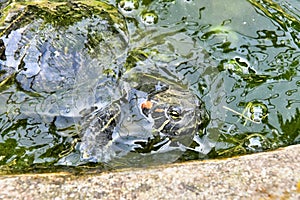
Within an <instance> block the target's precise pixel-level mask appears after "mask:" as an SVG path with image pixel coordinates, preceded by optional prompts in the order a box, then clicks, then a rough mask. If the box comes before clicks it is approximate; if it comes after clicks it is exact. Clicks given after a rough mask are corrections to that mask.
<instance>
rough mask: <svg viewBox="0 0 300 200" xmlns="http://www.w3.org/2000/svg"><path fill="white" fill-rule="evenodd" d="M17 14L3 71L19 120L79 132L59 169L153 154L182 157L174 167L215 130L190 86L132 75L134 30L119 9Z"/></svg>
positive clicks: (40, 9)
mask: <svg viewBox="0 0 300 200" xmlns="http://www.w3.org/2000/svg"><path fill="white" fill-rule="evenodd" d="M12 7H14V6H12ZM15 7H17V9H16V11H15V12H11V13H15V14H14V15H13V16H11V17H10V18H8V17H7V18H8V19H7V20H6V21H7V22H6V23H7V25H5V28H4V29H3V31H1V34H0V68H1V70H5V71H7V72H9V73H8V75H7V74H5V77H4V78H2V81H3V82H7V80H8V79H12V80H13V81H12V82H14V83H15V85H16V86H17V87H18V90H19V92H17V93H15V94H13V96H14V99H17V100H18V103H17V104H16V105H17V106H19V108H18V109H19V113H21V114H19V113H18V117H19V118H26V117H28V116H30V117H33V118H34V120H36V121H38V120H42V121H43V122H45V123H48V124H54V126H55V127H59V128H60V129H61V130H66V128H65V127H68V126H69V125H70V124H71V125H74V126H75V127H76V129H75V130H76V131H75V132H74V134H75V135H76V137H78V139H76V140H74V145H75V148H74V149H73V148H71V149H70V151H67V154H64V156H63V157H62V158H61V159H60V161H58V164H68V163H70V162H71V163H73V161H70V160H72V156H73V155H78V156H79V157H78V160H79V161H78V160H77V161H75V165H80V164H85V163H99V162H100V163H108V162H113V161H114V160H117V159H119V158H122V159H123V158H126V159H129V160H132V161H133V160H136V161H138V162H144V161H143V158H149V156H150V157H151V156H152V155H154V157H153V159H154V160H159V162H160V161H161V159H160V158H161V156H159V155H163V156H165V155H168V156H166V157H170V156H169V155H170V152H176V153H175V154H174V156H171V157H172V159H171V158H168V159H166V160H169V161H171V160H172V161H174V160H176V159H177V158H178V156H179V155H180V154H182V152H183V151H185V150H186V147H188V146H189V145H190V144H191V143H192V142H193V137H194V135H195V134H197V133H199V132H201V131H202V129H203V128H204V127H205V125H206V124H207V122H208V120H209V117H208V114H207V111H206V109H205V105H204V103H203V102H202V101H201V100H200V99H199V98H198V97H196V96H195V95H194V94H193V93H192V92H191V91H190V90H189V89H188V87H187V85H184V84H181V83H179V82H176V81H174V80H169V79H168V78H166V77H163V76H161V75H159V73H158V72H157V70H156V69H152V66H150V65H149V66H148V68H149V70H143V69H142V68H141V67H138V66H136V67H133V68H132V69H128V70H127V69H124V65H125V62H126V56H127V53H128V51H129V47H128V46H129V36H128V30H127V27H126V23H125V20H124V17H123V16H122V15H121V14H120V13H119V12H118V10H117V9H116V8H114V7H113V6H110V5H108V4H106V3H103V2H98V1H72V2H48V3H45V2H44V3H43V1H41V3H32V4H31V3H30V2H29V3H28V2H27V3H26V2H25V3H24V4H23V5H22V4H15ZM8 69H10V70H8ZM150 69H151V70H150ZM0 78H1V77H0ZM0 80H1V79H0ZM0 86H1V85H0ZM34 120H33V122H32V123H36V122H35V121H34ZM51 126H52V125H51ZM55 134H57V133H55ZM60 134H63V133H60ZM63 136H65V135H63ZM72 137H73V135H72ZM165 153H167V154H165ZM139 156H141V157H139ZM148 160H149V159H148ZM123 161H124V160H123ZM123 161H122V162H123ZM162 162H165V161H162Z"/></svg>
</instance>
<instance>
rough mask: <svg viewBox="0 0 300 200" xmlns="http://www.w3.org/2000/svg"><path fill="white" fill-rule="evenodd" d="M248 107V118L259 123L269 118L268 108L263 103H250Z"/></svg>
mask: <svg viewBox="0 0 300 200" xmlns="http://www.w3.org/2000/svg"><path fill="white" fill-rule="evenodd" d="M247 107H248V109H247V110H248V117H249V118H250V119H251V120H253V121H255V122H257V123H261V122H262V120H263V119H265V118H266V117H267V116H268V108H267V106H266V105H265V104H263V103H259V102H255V103H249V104H248V106H247Z"/></svg>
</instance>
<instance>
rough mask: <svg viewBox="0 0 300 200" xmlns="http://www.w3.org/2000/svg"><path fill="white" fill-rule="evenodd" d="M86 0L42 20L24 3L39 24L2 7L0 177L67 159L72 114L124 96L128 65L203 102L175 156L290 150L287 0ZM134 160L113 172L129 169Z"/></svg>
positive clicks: (293, 66) (292, 121) (292, 67)
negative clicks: (187, 141) (199, 119)
mask: <svg viewBox="0 0 300 200" xmlns="http://www.w3.org/2000/svg"><path fill="white" fill-rule="evenodd" d="M4 2H6V3H3V5H2V6H1V7H2V8H4V7H5V6H7V5H8V4H9V3H10V1H4ZM87 2H88V3H86V4H88V5H89V6H91V7H93V9H92V10H91V9H90V8H91V7H89V9H85V6H76V4H74V5H71V4H70V5H68V6H61V7H58V8H55V6H52V5H54V4H51V5H50V6H49V5H48V6H47V7H49V9H50V10H49V13H48V14H47V15H45V12H46V11H45V10H47V9H39V6H43V1H41V2H40V3H35V4H39V6H28V7H27V8H30V9H36V11H38V12H40V16H47V17H42V18H36V19H34V20H32V19H31V18H32V16H34V15H32V13H30V12H26V11H23V12H22V13H23V14H20V12H18V7H19V6H20V5H19V4H16V3H15V4H12V3H10V4H11V5H14V6H12V8H11V10H10V13H9V14H7V13H5V12H3V13H2V15H1V16H0V17H1V19H0V22H1V26H0V28H1V38H0V81H1V83H0V93H1V95H0V99H1V102H2V103H1V106H0V113H1V117H0V130H1V135H0V143H1V146H0V149H1V151H0V152H1V154H0V164H1V166H2V167H1V168H2V169H3V170H5V169H14V168H15V169H18V168H19V169H21V170H24V169H25V168H27V169H28V168H34V167H35V166H37V167H38V166H49V167H50V166H53V164H55V163H57V162H58V161H59V162H60V164H62V163H63V164H68V162H71V161H72V162H73V161H74V160H76V159H78V156H77V157H76V153H75V154H74V152H76V151H78V145H77V146H76V144H77V142H78V141H79V140H80V137H78V131H79V130H80V129H81V128H80V126H81V125H82V122H81V121H80V120H81V116H82V115H87V114H89V113H90V112H91V109H94V108H103V107H105V106H107V105H108V104H110V103H111V102H112V101H118V100H119V99H120V98H121V97H122V96H123V97H124V94H127V93H128V91H129V90H128V88H127V89H126V88H125V90H124V88H122V87H125V86H124V85H122V84H123V83H122V82H123V81H124V77H126V72H127V73H128V72H129V71H135V70H137V71H138V73H146V74H147V73H150V74H151V73H153V72H155V73H158V74H159V77H161V78H163V79H165V80H168V81H172V82H177V83H178V84H183V85H184V86H187V87H188V90H189V91H191V92H192V93H193V94H194V95H195V96H197V97H198V99H201V100H202V101H203V102H204V104H205V108H206V110H207V111H208V113H209V116H210V120H209V123H208V124H207V126H206V129H205V131H204V132H203V133H202V131H201V133H200V132H199V134H194V138H193V143H192V144H191V145H190V146H188V147H184V152H183V151H180V155H181V154H182V153H183V155H182V156H181V157H180V158H179V160H190V159H206V158H215V157H220V156H221V157H223V156H232V155H237V154H244V153H251V152H259V151H264V150H269V149H275V148H278V147H280V146H286V145H290V144H295V143H299V141H300V136H299V135H300V134H299V131H300V127H299V119H300V116H299V115H300V111H299V103H300V96H299V86H300V77H299V76H300V75H299V73H300V72H299V71H300V63H299V62H300V50H299V47H300V42H299V38H300V34H299V32H300V7H299V5H298V2H297V0H292V1H283V0H278V1H275V0H273V1H271V0H261V1H252V0H244V1H235V0H228V1H226V2H225V1H222V0H215V1H210V0H202V1H193V0H191V1H186V0H178V1H160V0H158V1H136V0H116V1H114V0H110V1H109V0H107V1H105V2H106V3H108V4H111V5H112V6H108V5H107V4H104V3H103V4H102V3H101V2H96V1H87ZM28 4H30V3H28ZM101 8H102V9H104V11H105V12H104V14H103V12H101V11H100V12H99V10H101ZM51 9H52V10H51ZM55 9H57V10H55ZM64 9H66V10H67V11H66V10H64ZM25 10H26V9H25ZM88 10H89V11H88ZM62 11H64V13H66V14H65V15H66V17H62V16H60V13H62ZM24 13H25V14H24ZM55 13H56V14H55ZM97 13H99V14H97ZM100 55H101V56H100ZM130 80H131V79H130ZM132 80H133V79H132ZM127 81H128V80H127ZM125 82H126V81H125ZM128 82H134V81H128ZM135 84H136V85H141V84H143V81H141V80H139V81H137V82H135ZM125 85H126V84H125ZM136 85H135V86H134V87H137V86H136ZM124 91H125V93H124ZM127 101H128V100H126V101H123V103H124V102H125V103H124V104H126V102H127ZM117 104H120V102H118V103H117ZM126 105H127V104H126ZM126 105H125V106H124V107H126ZM83 113H85V114H83ZM115 116H118V115H116V114H113V115H112V117H115ZM102 118H103V117H102ZM106 124H109V123H108V122H107V123H106ZM2 152H3V153H2ZM71 152H73V153H71ZM138 155H139V154H136V153H134V152H131V153H129V154H127V155H126V156H125V157H123V158H121V159H119V160H116V161H114V164H113V166H114V167H119V166H123V165H127V166H128V165H129V166H135V165H136V164H134V161H135V160H138V159H140V158H138ZM174 155H175V158H176V159H177V158H178V155H179V154H178V153H176V152H175V153H174V154H173V155H172V154H167V153H166V154H162V156H161V158H159V159H161V160H164V157H165V160H167V159H166V158H167V157H168V156H170V157H172V156H174ZM156 156H157V155H156V154H153V156H152V157H148V158H147V159H148V162H152V160H155V159H157V158H156ZM124 162H125V163H127V164H124ZM162 162H163V161H162Z"/></svg>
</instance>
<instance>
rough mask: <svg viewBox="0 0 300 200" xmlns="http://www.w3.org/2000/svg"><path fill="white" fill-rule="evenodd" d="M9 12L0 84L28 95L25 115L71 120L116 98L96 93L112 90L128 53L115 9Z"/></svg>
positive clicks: (86, 5) (96, 5)
mask: <svg viewBox="0 0 300 200" xmlns="http://www.w3.org/2000/svg"><path fill="white" fill-rule="evenodd" d="M10 7H12V8H15V10H12V9H11V10H10V14H11V15H12V16H7V17H6V19H5V21H6V23H5V28H4V30H3V31H2V32H1V34H0V36H1V38H0V54H1V55H0V68H1V69H0V70H2V71H5V72H6V73H3V75H2V77H0V81H1V80H2V82H5V81H7V79H9V78H12V79H14V81H15V82H16V84H17V85H18V88H19V90H21V91H24V93H26V94H28V96H29V97H28V98H29V99H31V101H30V100H27V101H26V102H23V103H22V104H21V106H22V108H21V110H22V111H23V113H25V112H27V113H30V114H32V113H34V112H36V113H39V114H40V115H45V116H46V115H48V116H51V117H54V116H64V117H66V116H69V117H72V118H73V117H75V116H79V112H80V110H82V109H83V108H86V106H89V105H91V106H92V105H94V104H95V105H96V104H98V105H99V104H106V103H107V102H109V101H110V99H111V98H112V96H114V95H117V93H116V92H115V93H110V94H107V95H106V97H104V95H103V96H102V97H99V96H98V95H97V94H98V93H97V92H96V91H95V90H97V89H96V88H101V90H103V88H106V89H107V88H109V87H112V85H113V84H114V80H116V78H115V77H116V76H118V73H119V71H120V69H119V68H120V66H121V63H122V62H124V59H125V57H124V55H126V52H127V47H128V33H127V28H126V24H125V21H124V19H123V16H122V15H121V14H120V13H119V12H118V10H117V9H115V8H114V7H113V6H110V5H108V4H106V3H102V2H98V1H74V2H52V3H51V2H43V1H41V2H40V3H36V2H33V3H32V2H31V3H30V2H25V3H24V5H23V4H21V3H19V4H18V3H16V4H12V5H11V6H10ZM31 97H32V98H31ZM85 97H89V98H85Z"/></svg>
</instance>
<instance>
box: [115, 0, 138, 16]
mask: <svg viewBox="0 0 300 200" xmlns="http://www.w3.org/2000/svg"><path fill="white" fill-rule="evenodd" d="M118 6H119V8H120V9H121V10H122V11H123V12H125V13H131V12H132V11H134V10H137V9H138V8H139V2H138V1H137V0H122V1H120V2H119V4H118Z"/></svg>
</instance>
